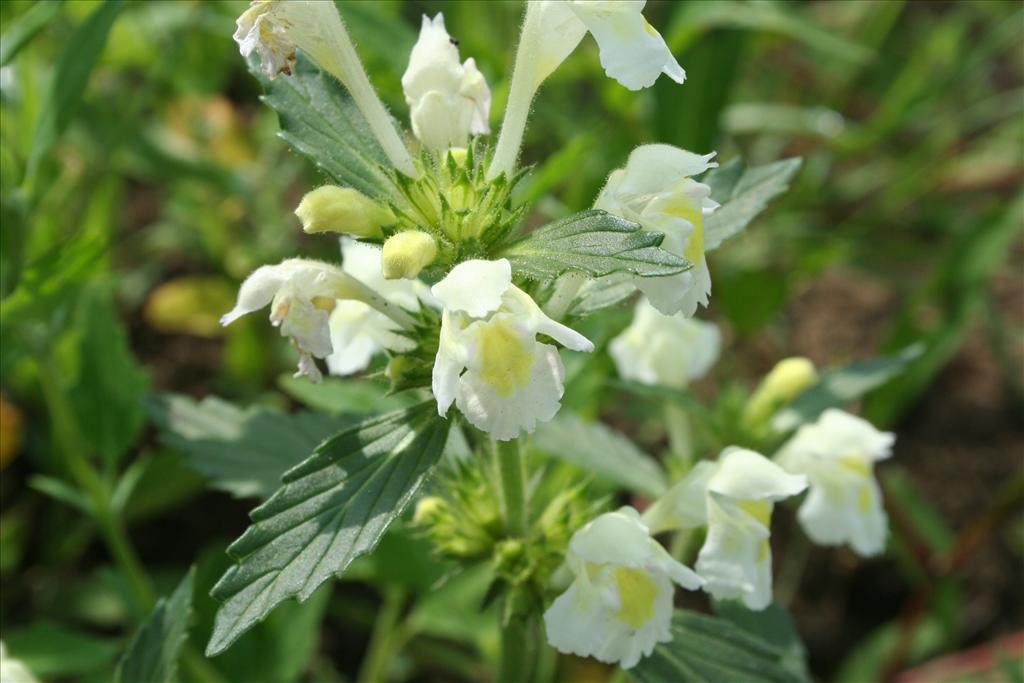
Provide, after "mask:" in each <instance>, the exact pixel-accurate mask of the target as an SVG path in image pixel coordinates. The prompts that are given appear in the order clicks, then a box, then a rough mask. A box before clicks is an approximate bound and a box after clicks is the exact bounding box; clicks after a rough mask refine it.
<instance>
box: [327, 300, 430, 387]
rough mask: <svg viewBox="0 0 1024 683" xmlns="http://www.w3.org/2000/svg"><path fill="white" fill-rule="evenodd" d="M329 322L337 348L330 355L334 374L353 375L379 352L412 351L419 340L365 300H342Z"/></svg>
mask: <svg viewBox="0 0 1024 683" xmlns="http://www.w3.org/2000/svg"><path fill="white" fill-rule="evenodd" d="M329 326H330V330H331V347H332V348H333V352H332V353H331V354H330V355H329V356H327V367H328V369H329V370H330V371H331V374H332V375H351V374H352V373H355V372H361V371H363V370H365V369H366V368H367V367H368V366H369V364H370V360H371V359H372V357H373V355H374V354H375V353H378V352H380V351H382V350H383V349H388V350H391V351H399V352H405V351H411V350H413V348H415V342H413V341H412V340H410V339H409V338H408V337H404V336H402V335H400V334H398V325H396V324H395V322H394V321H392V320H391V319H390V318H388V317H387V316H385V315H383V314H382V313H379V312H377V311H375V310H373V309H372V308H370V307H369V306H367V305H366V304H364V303H363V302H361V301H339V302H338V303H337V305H336V306H335V308H334V310H333V311H331V315H330V320H329Z"/></svg>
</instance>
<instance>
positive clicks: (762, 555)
mask: <svg viewBox="0 0 1024 683" xmlns="http://www.w3.org/2000/svg"><path fill="white" fill-rule="evenodd" d="M771 554H772V547H771V545H769V544H768V539H767V538H766V539H764V540H763V541H762V542H761V551H760V552H759V553H758V554H757V561H758V562H764V561H765V560H767V559H768V558H769V556H771Z"/></svg>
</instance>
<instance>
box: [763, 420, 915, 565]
mask: <svg viewBox="0 0 1024 683" xmlns="http://www.w3.org/2000/svg"><path fill="white" fill-rule="evenodd" d="M895 440H896V437H895V435H893V434H891V433H890V432H880V431H878V430H877V429H875V428H874V427H873V426H872V425H871V423H870V422H868V421H867V420H863V419H861V418H859V417H856V416H855V415H850V414H849V413H846V412H843V411H842V410H836V409H829V410H826V411H825V412H824V413H822V415H821V417H820V418H818V421H817V422H815V423H814V424H809V425H804V426H802V427H800V429H799V430H797V433H796V434H795V435H794V436H793V438H792V439H790V440H789V441H788V442H787V443H786V444H785V445H784V446H783V447H782V449H781V450H780V451H779V454H778V455H777V456H776V458H775V460H776V462H778V463H779V464H780V465H782V467H784V468H785V469H786V470H788V471H790V472H797V473H801V474H806V475H807V477H808V479H810V482H811V489H810V492H809V493H808V494H807V499H806V500H805V501H804V502H803V504H802V505H801V506H800V510H799V512H798V513H797V517H798V518H799V520H800V524H801V526H803V528H804V531H805V532H806V533H807V535H808V536H810V538H811V539H812V540H813V541H814V542H815V543H820V544H822V545H840V544H843V543H848V544H849V545H850V546H852V547H853V549H854V550H855V551H856V552H857V553H859V554H860V555H864V556H870V555H877V554H878V553H880V552H882V551H883V550H884V549H885V540H886V536H887V534H888V519H887V517H886V514H885V510H884V509H883V508H882V495H881V491H880V490H879V488H878V483H877V482H876V481H875V477H874V464H875V462H877V461H879V460H884V459H886V458H888V457H890V456H891V455H892V445H893V443H894V442H895Z"/></svg>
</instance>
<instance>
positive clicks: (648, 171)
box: [617, 144, 718, 195]
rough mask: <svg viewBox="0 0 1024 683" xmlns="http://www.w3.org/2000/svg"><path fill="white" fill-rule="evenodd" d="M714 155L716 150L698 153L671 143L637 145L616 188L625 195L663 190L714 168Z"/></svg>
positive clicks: (715, 163)
mask: <svg viewBox="0 0 1024 683" xmlns="http://www.w3.org/2000/svg"><path fill="white" fill-rule="evenodd" d="M714 158H715V152H711V153H710V154H704V155H700V154H694V153H693V152H688V151H686V150H685V149H680V148H679V147H673V146H672V145H665V144H652V145H640V146H639V147H637V148H635V149H634V150H633V151H632V152H631V153H630V155H629V160H628V161H627V162H626V173H625V176H624V177H623V179H622V182H621V184H620V185H619V186H618V188H617V191H618V193H620V194H624V195H629V194H653V193H656V192H662V191H664V190H666V189H667V188H669V187H670V186H671V185H673V184H674V183H677V182H679V181H680V180H683V179H684V178H691V177H693V176H696V175H700V174H701V173H703V172H704V171H706V170H708V169H709V168H715V167H716V166H718V163H717V162H714V161H712V159H714ZM705 187H706V186H705Z"/></svg>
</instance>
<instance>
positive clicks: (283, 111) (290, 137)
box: [249, 53, 390, 197]
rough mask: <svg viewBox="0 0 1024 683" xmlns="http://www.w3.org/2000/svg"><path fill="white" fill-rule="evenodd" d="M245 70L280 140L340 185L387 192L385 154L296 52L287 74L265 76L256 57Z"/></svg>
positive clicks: (344, 96) (344, 98)
mask: <svg viewBox="0 0 1024 683" xmlns="http://www.w3.org/2000/svg"><path fill="white" fill-rule="evenodd" d="M249 70H250V71H251V72H252V74H253V75H254V76H255V77H256V78H257V79H258V80H259V81H260V82H261V83H262V84H263V87H264V88H265V89H266V95H264V96H263V101H264V102H265V103H266V104H267V105H268V106H269V107H270V108H272V109H273V110H274V111H276V112H277V115H278V117H279V118H280V120H281V132H280V133H279V135H280V137H281V139H282V140H284V141H285V142H287V143H288V144H289V145H291V146H292V147H294V148H295V150H296V151H297V152H299V153H300V154H302V155H303V156H306V157H308V158H309V159H310V160H311V161H313V163H315V164H316V165H317V166H318V167H319V168H321V169H323V171H324V172H325V173H326V174H327V175H328V176H330V177H331V179H333V180H334V181H336V182H338V183H339V184H341V185H346V186H348V187H352V188H355V189H357V190H359V191H360V192H362V193H364V194H366V195H369V196H371V197H381V196H386V195H388V188H389V187H390V181H389V180H388V178H387V176H386V175H385V173H384V170H383V168H382V167H387V166H388V165H389V164H388V161H387V157H385V155H384V150H382V149H381V147H380V144H379V143H378V142H377V139H376V138H375V137H374V136H373V133H371V132H370V128H369V126H368V125H367V123H366V119H364V118H363V115H362V113H360V111H359V109H358V108H357V107H356V105H355V103H354V102H353V101H352V98H351V97H349V95H348V93H347V92H346V91H345V89H344V88H343V87H342V86H341V84H340V83H338V82H337V81H336V80H335V79H334V78H332V77H331V76H330V75H328V74H325V73H323V72H321V71H320V69H319V68H317V66H316V65H315V64H314V63H313V62H312V61H310V60H309V59H308V58H306V57H305V56H304V55H302V54H301V53H299V55H298V60H297V62H296V65H295V68H294V69H293V70H292V75H291V76H282V77H278V78H275V79H274V80H270V79H268V78H267V76H266V74H264V73H263V71H262V70H261V69H260V66H259V60H258V59H257V58H256V57H255V56H253V58H251V59H250V60H249Z"/></svg>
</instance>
